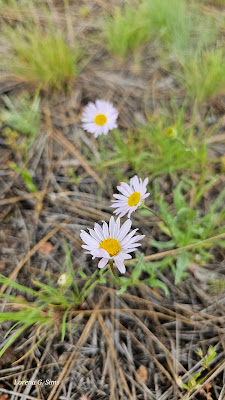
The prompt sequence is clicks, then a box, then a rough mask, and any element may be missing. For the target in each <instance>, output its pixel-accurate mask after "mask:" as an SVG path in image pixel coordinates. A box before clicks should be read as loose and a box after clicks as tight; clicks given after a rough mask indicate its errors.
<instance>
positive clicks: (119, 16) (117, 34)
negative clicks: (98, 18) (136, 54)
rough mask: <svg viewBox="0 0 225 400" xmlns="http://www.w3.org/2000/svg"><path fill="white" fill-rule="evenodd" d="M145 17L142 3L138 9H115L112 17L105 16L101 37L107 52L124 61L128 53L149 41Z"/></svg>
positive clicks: (131, 7)
mask: <svg viewBox="0 0 225 400" xmlns="http://www.w3.org/2000/svg"><path fill="white" fill-rule="evenodd" d="M146 17H147V15H146V12H145V8H144V6H143V4H142V3H141V4H140V5H139V6H138V7H136V6H132V5H127V6H125V7H124V9H122V8H120V7H115V10H114V15H113V16H109V15H107V16H106V17H105V19H104V25H103V36H104V37H105V39H106V41H107V42H106V46H107V48H108V50H109V51H111V52H112V53H113V54H115V55H117V56H119V57H120V58H122V59H125V58H126V56H127V55H128V53H129V51H134V50H135V49H137V48H138V47H139V46H140V45H141V44H142V43H144V42H146V41H147V40H149V39H150V36H151V33H150V29H149V25H148V20H147V18H146Z"/></svg>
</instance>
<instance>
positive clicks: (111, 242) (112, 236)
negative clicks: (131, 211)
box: [80, 217, 144, 274]
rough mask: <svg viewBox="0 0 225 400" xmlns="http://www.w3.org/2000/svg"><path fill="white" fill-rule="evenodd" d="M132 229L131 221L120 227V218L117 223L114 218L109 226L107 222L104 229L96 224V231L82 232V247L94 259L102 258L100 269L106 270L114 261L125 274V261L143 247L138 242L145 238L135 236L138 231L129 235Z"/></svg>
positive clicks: (133, 231) (99, 264)
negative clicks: (110, 261) (107, 265)
mask: <svg viewBox="0 0 225 400" xmlns="http://www.w3.org/2000/svg"><path fill="white" fill-rule="evenodd" d="M130 228H131V220H130V219H128V220H127V221H126V222H125V223H124V224H123V225H122V226H121V227H120V218H117V220H116V221H115V220H114V217H111V218H110V221H109V225H108V224H107V223H106V222H105V221H103V225H102V227H101V226H100V225H99V224H97V223H96V224H95V226H94V229H89V233H90V234H88V233H87V232H85V231H83V230H82V231H81V234H80V237H81V239H82V240H83V242H84V243H85V245H82V247H83V248H84V249H86V250H88V251H87V252H86V253H87V254H91V255H92V258H93V259H94V258H95V257H98V258H101V260H100V261H99V263H98V268H104V267H105V265H106V264H107V263H108V262H109V260H114V262H115V264H116V266H117V268H118V270H119V271H120V272H121V274H124V273H125V271H126V268H125V265H124V260H128V259H129V258H132V256H131V255H130V254H129V253H130V252H132V251H135V250H137V247H138V246H141V243H137V241H138V240H141V239H143V238H144V235H137V236H134V234H135V233H136V231H137V230H138V229H134V230H132V231H131V232H130V233H129V234H128V232H129V230H130Z"/></svg>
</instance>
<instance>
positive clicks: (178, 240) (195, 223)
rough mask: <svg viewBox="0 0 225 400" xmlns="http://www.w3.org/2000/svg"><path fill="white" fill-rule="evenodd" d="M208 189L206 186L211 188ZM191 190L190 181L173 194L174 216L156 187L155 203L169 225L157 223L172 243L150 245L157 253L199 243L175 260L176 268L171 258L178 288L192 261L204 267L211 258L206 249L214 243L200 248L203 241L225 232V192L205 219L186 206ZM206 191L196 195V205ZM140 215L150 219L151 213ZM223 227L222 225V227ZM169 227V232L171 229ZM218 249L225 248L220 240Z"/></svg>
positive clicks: (212, 206) (144, 211)
mask: <svg viewBox="0 0 225 400" xmlns="http://www.w3.org/2000/svg"><path fill="white" fill-rule="evenodd" d="M208 186H209V185H207V187H208ZM185 188H186V190H187V191H188V190H189V189H190V181H188V184H187V183H186V184H185V183H184V182H180V183H179V184H178V185H177V187H176V188H175V190H174V194H173V206H174V212H171V211H169V208H168V205H167V204H166V202H165V201H164V199H163V196H162V195H160V194H159V192H158V188H157V186H156V185H155V190H154V192H155V199H156V203H157V204H158V206H159V210H160V215H161V216H162V218H163V220H164V221H165V222H166V224H164V223H163V222H162V221H160V222H159V223H158V225H159V227H160V228H161V230H162V231H163V232H164V233H165V234H166V235H167V236H169V237H170V240H169V241H166V242H162V241H153V240H152V241H151V245H152V246H153V247H156V248H158V249H173V248H179V247H185V246H189V245H191V244H194V243H198V242H199V246H197V247H194V248H193V249H190V250H187V251H183V252H181V253H179V254H178V255H177V256H176V257H175V265H174V264H173V262H172V258H173V257H172V258H171V256H168V265H170V266H171V268H172V270H173V273H174V276H175V284H178V283H179V282H180V281H181V279H182V278H184V277H185V276H186V271H187V268H188V265H189V264H190V262H191V261H194V260H195V257H196V256H198V258H199V260H200V262H202V263H205V261H207V260H208V259H209V258H211V257H212V256H211V254H209V253H208V252H207V251H206V250H205V249H204V248H205V247H208V248H210V247H211V246H212V243H211V242H210V241H209V242H208V244H207V246H205V244H204V246H201V241H204V240H206V239H209V238H211V237H214V236H216V235H219V234H221V233H224V232H225V226H224V224H222V222H224V220H225V206H224V199H225V189H224V190H223V191H222V192H221V193H220V194H219V196H218V197H217V199H216V201H215V202H214V203H213V204H212V205H211V206H210V208H209V211H208V213H207V214H205V215H204V216H202V215H201V212H200V210H199V209H197V208H196V209H195V208H190V206H189V204H188V203H187V200H186V196H185V194H184V193H185V191H184V189H185ZM204 190H206V187H204V188H201V189H199V191H198V192H197V193H196V194H195V204H194V205H196V204H197V203H198V202H199V201H200V200H201V198H202V196H203V194H204ZM140 213H142V214H143V213H144V214H145V215H147V214H148V213H149V214H150V211H148V210H140ZM221 224H222V225H221ZM168 227H169V229H168ZM214 243H215V245H220V246H224V245H225V243H224V241H222V240H220V239H218V240H217V241H216V242H214ZM164 263H165V260H164Z"/></svg>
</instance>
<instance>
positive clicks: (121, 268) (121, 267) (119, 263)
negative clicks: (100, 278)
mask: <svg viewBox="0 0 225 400" xmlns="http://www.w3.org/2000/svg"><path fill="white" fill-rule="evenodd" d="M115 263H116V266H117V268H118V270H119V271H120V273H121V274H124V273H125V272H126V267H125V265H124V263H123V261H120V260H115Z"/></svg>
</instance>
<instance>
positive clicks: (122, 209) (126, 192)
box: [111, 175, 150, 218]
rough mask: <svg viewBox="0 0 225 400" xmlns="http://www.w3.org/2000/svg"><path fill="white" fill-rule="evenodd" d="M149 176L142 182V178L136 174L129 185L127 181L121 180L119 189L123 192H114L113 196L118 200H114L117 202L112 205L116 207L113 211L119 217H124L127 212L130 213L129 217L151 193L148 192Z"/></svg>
mask: <svg viewBox="0 0 225 400" xmlns="http://www.w3.org/2000/svg"><path fill="white" fill-rule="evenodd" d="M147 184H148V178H146V179H145V180H144V182H142V179H141V178H138V177H137V175H135V176H134V177H133V178H131V179H130V184H129V185H128V184H127V183H125V182H121V185H120V186H117V189H118V190H119V192H120V193H122V194H114V195H113V197H115V199H117V200H112V201H113V202H114V203H115V204H113V205H112V206H111V207H113V208H116V210H114V211H113V212H114V213H115V214H116V215H119V217H123V216H124V215H125V214H126V213H128V218H130V215H131V213H132V212H133V211H135V210H136V209H137V208H138V207H139V206H140V205H141V203H142V201H143V200H144V199H146V197H148V196H149V195H150V193H146V192H147V188H146V186H147Z"/></svg>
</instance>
